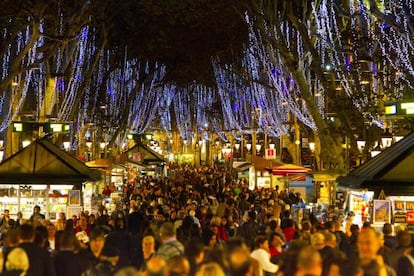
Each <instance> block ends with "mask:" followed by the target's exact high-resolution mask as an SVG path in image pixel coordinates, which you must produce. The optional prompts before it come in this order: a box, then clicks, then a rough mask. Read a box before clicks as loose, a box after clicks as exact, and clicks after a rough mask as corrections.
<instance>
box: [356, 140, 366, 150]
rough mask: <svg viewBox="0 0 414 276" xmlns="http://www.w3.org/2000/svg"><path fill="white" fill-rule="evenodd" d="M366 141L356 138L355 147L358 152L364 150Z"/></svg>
mask: <svg viewBox="0 0 414 276" xmlns="http://www.w3.org/2000/svg"><path fill="white" fill-rule="evenodd" d="M365 144H366V142H365V141H364V140H358V141H357V147H358V150H359V152H360V153H362V152H363V151H364V148H365Z"/></svg>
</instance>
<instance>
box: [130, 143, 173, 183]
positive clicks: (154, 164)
mask: <svg viewBox="0 0 414 276" xmlns="http://www.w3.org/2000/svg"><path fill="white" fill-rule="evenodd" d="M126 155H127V157H128V160H130V161H132V162H133V163H135V164H142V165H144V166H145V168H146V169H145V173H146V174H147V175H152V176H166V159H165V158H164V157H163V156H162V155H161V154H159V153H157V152H155V151H153V150H152V149H150V148H149V147H148V146H146V145H144V144H142V143H138V144H136V145H135V146H133V147H132V148H130V149H129V150H128V151H127V152H126Z"/></svg>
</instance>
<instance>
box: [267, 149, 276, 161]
mask: <svg viewBox="0 0 414 276" xmlns="http://www.w3.org/2000/svg"><path fill="white" fill-rule="evenodd" d="M265 158H266V159H276V149H266V151H265Z"/></svg>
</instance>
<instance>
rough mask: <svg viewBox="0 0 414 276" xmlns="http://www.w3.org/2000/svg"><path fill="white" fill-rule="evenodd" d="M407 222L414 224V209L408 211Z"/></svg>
mask: <svg viewBox="0 0 414 276" xmlns="http://www.w3.org/2000/svg"><path fill="white" fill-rule="evenodd" d="M407 224H414V211H407Z"/></svg>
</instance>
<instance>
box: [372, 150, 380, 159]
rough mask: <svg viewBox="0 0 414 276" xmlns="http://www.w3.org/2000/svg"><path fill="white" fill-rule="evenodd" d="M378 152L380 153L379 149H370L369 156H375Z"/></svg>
mask: <svg viewBox="0 0 414 276" xmlns="http://www.w3.org/2000/svg"><path fill="white" fill-rule="evenodd" d="M380 153H381V151H380V150H373V151H371V157H375V156H377V155H378V154H380Z"/></svg>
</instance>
